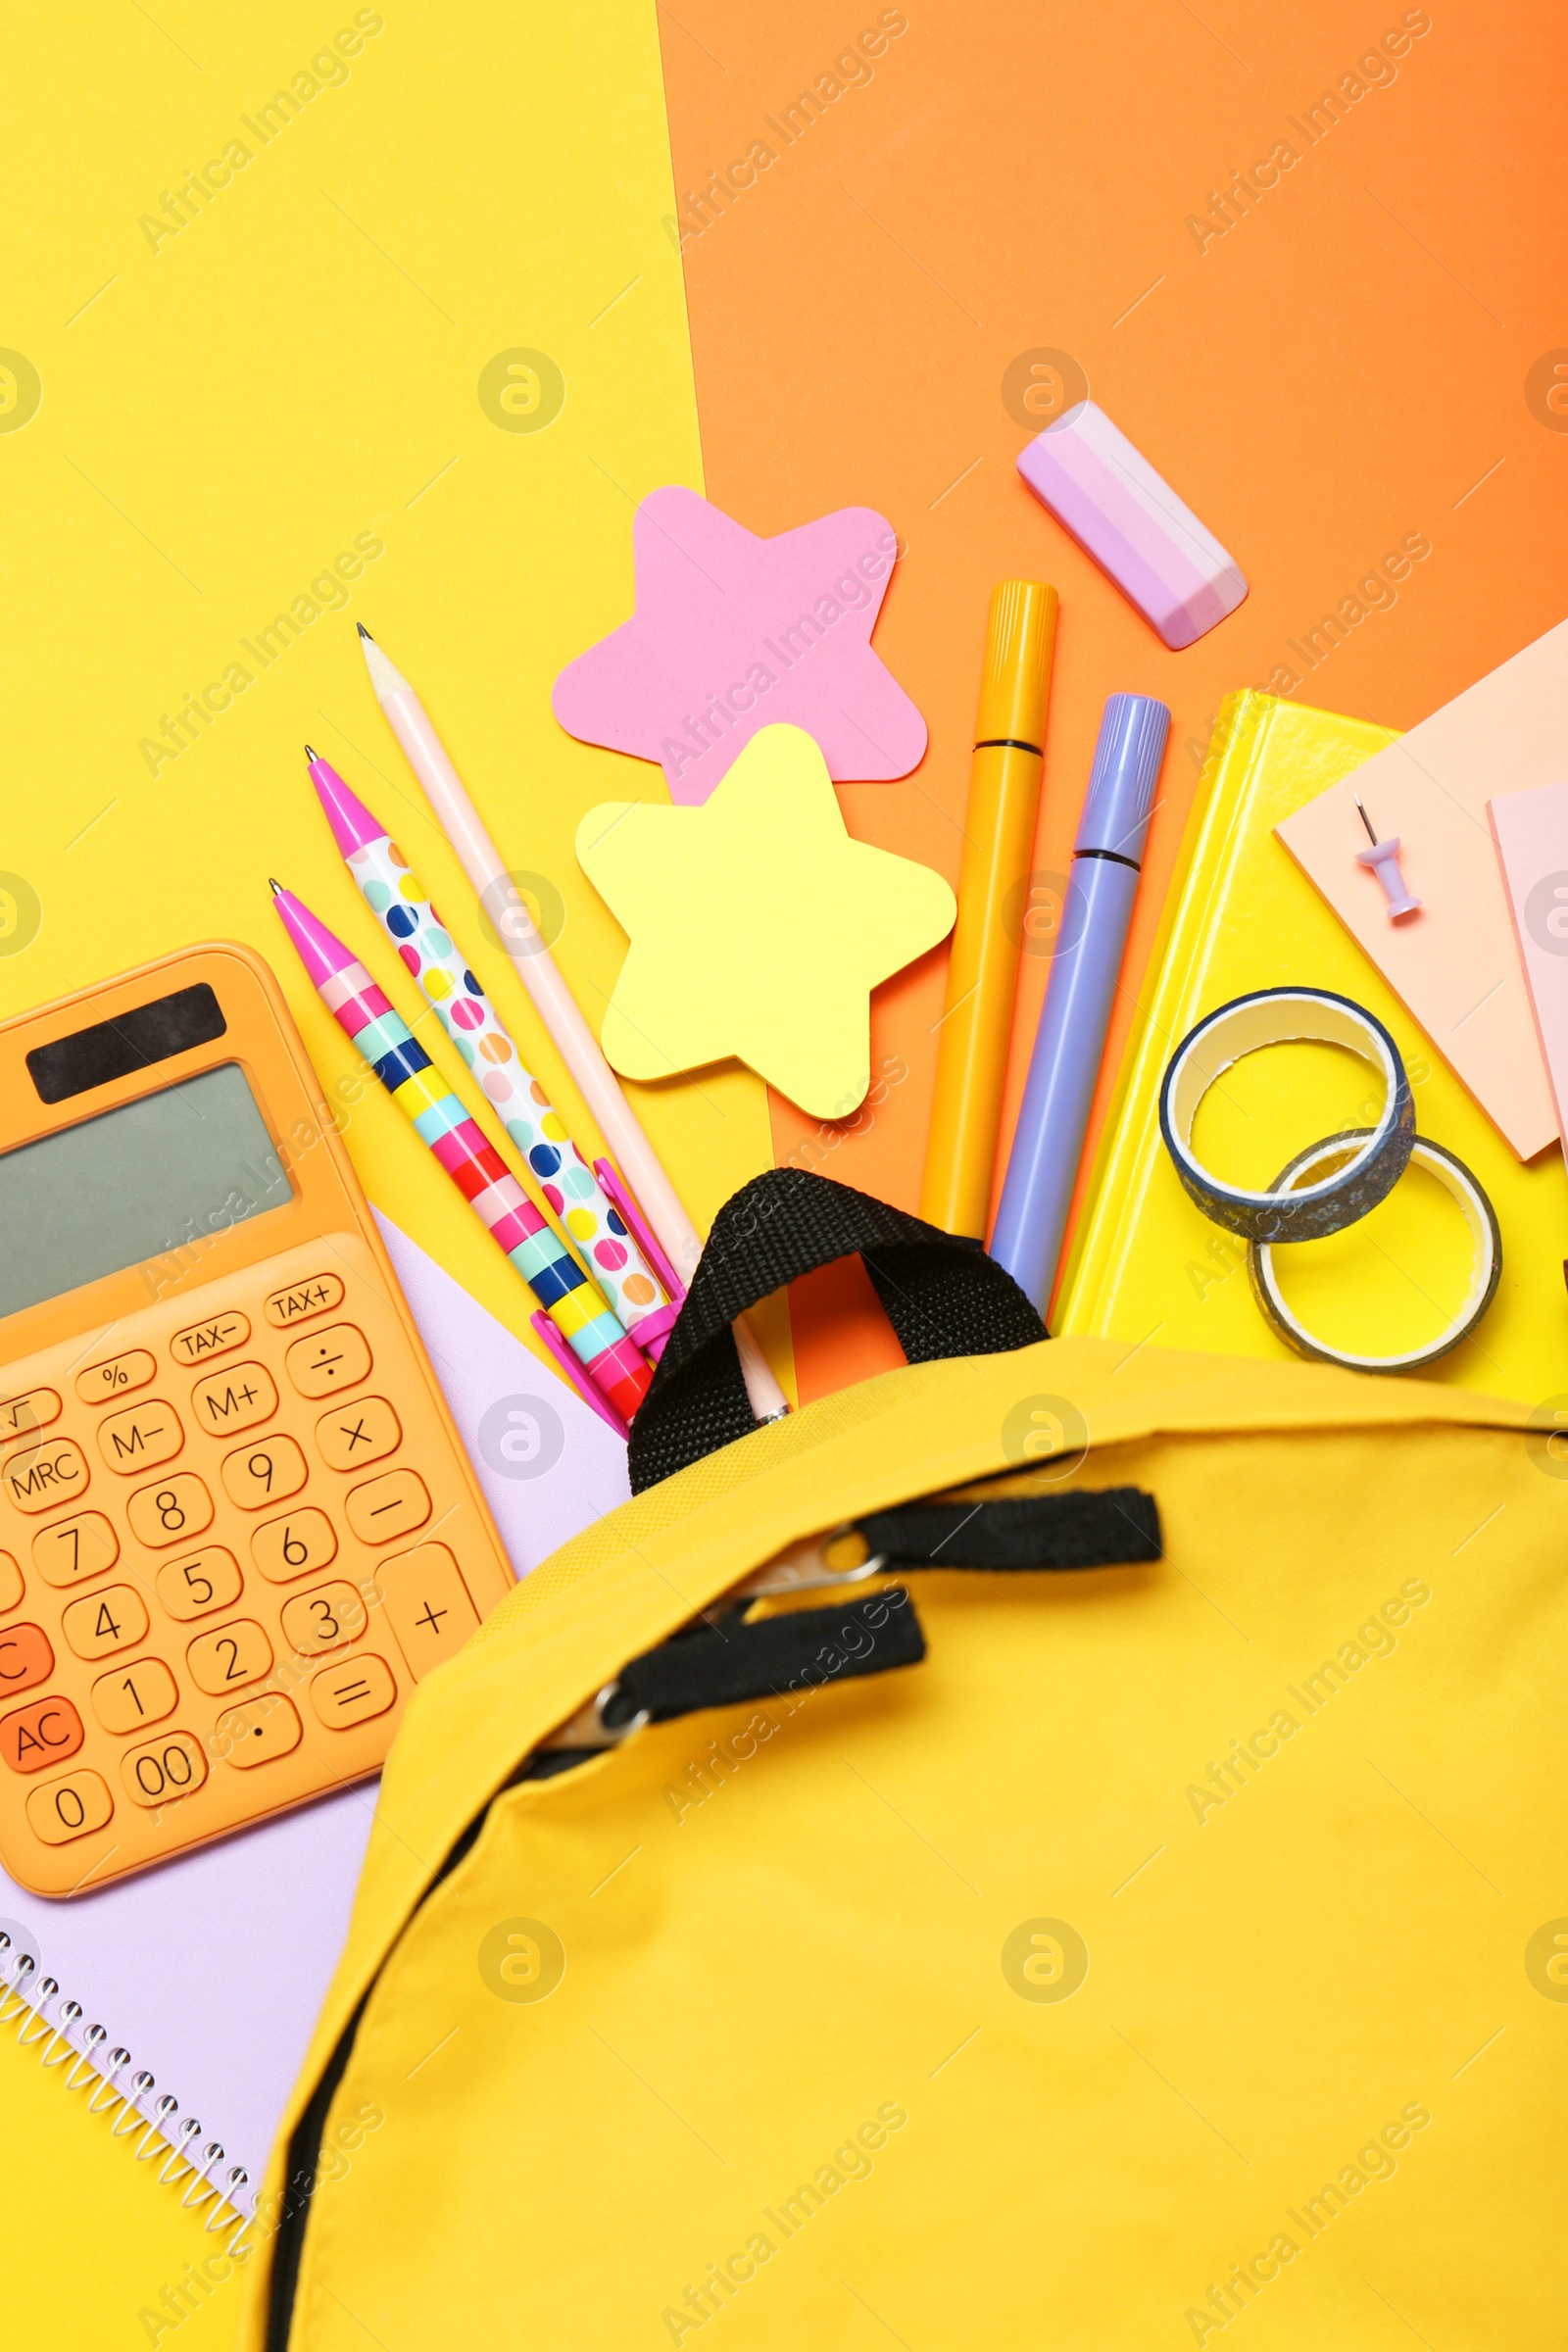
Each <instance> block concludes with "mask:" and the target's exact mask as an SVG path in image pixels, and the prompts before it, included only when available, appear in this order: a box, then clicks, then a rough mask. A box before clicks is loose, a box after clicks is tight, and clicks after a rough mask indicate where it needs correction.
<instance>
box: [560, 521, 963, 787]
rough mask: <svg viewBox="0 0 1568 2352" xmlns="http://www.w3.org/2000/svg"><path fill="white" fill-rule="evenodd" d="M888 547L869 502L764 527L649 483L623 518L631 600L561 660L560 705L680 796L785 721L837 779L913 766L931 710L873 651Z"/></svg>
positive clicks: (585, 732) (574, 721) (587, 732)
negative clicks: (583, 648) (655, 764)
mask: <svg viewBox="0 0 1568 2352" xmlns="http://www.w3.org/2000/svg"><path fill="white" fill-rule="evenodd" d="M897 545H898V542H897V538H896V536H895V534H894V531H893V527H892V525H891V524H890V523H889V522H888V520H887V518H886V516H885V515H878V514H877V513H876V512H875V510H874V509H873V508H871V507H841V508H839V510H838V511H837V513H836V514H832V515H823V516H822V518H821V520H820V521H818V522H806V523H802V524H801V526H800V528H799V529H798V530H793V531H781V532H780V534H779V536H778V537H777V538H776V539H759V538H758V537H757V536H756V535H755V533H753V532H751V531H748V530H746V529H744V528H743V527H742V525H741V524H740V523H738V522H734V521H732V520H731V518H730V517H729V515H722V514H720V512H719V510H718V509H717V507H714V506H710V504H709V502H708V500H707V499H706V498H699V497H698V495H697V493H696V491H695V490H683V489H680V488H677V487H675V486H670V487H668V488H666V489H662V490H654V491H650V493H649V495H648V496H647V498H645V499H644V500H643V503H642V505H641V506H640V507H639V508H638V510H637V515H636V519H635V520H634V522H633V524H632V555H633V561H634V564H635V566H636V575H637V593H636V610H635V611H634V612H633V613H632V616H631V618H630V620H627V621H623V622H622V623H621V625H620V627H619V628H618V629H613V630H612V631H611V633H610V635H609V636H608V637H602V638H601V639H600V640H599V643H598V644H597V645H591V646H590V647H589V648H588V651H587V652H586V653H585V654H579V655H578V657H577V659H576V661H575V662H567V664H566V666H565V668H564V670H563V671H562V673H561V675H560V677H559V678H557V680H556V686H555V693H554V695H553V697H552V705H553V708H554V710H555V713H556V716H557V718H559V719H560V721H561V723H562V725H563V726H564V728H565V729H566V731H567V733H568V734H571V735H576V736H578V737H579V738H580V739H581V740H582V741H583V742H584V743H602V744H606V745H608V746H609V748H610V749H611V750H612V751H615V752H631V753H633V754H635V755H636V757H637V758H638V759H641V760H658V761H659V763H660V765H661V766H662V768H663V771H664V776H665V779H666V781H667V782H668V785H669V790H670V795H671V798H672V799H673V800H674V801H675V802H676V803H677V804H679V805H680V806H682V807H685V808H688V809H692V808H697V807H699V806H700V805H701V804H702V803H703V802H704V801H706V800H707V799H708V796H709V794H710V793H711V791H712V790H713V787H714V786H715V785H716V784H717V783H718V781H719V779H720V778H721V777H722V776H723V775H724V773H725V771H726V770H727V769H728V768H729V767H730V766H731V765H732V764H733V763H734V760H735V759H736V757H737V755H738V754H739V753H740V752H741V750H742V749H743V748H744V746H745V745H746V744H747V743H749V742H750V741H751V738H752V737H753V736H754V735H755V734H756V733H757V732H758V730H759V728H761V727H768V726H776V725H778V724H779V723H780V722H781V721H782V722H784V723H786V724H788V725H790V726H796V727H802V728H804V729H805V731H806V733H807V734H808V735H810V736H812V737H813V738H814V739H815V741H816V743H817V745H818V746H819V747H820V750H821V753H822V756H823V758H824V759H825V760H826V761H827V767H828V773H829V775H830V776H832V777H833V778H834V779H835V781H837V782H841V783H842V782H845V781H847V780H851V779H853V780H856V781H859V782H864V783H885V782H887V781H889V780H890V779H891V778H892V777H894V776H907V774H908V772H909V770H910V768H911V767H915V766H917V765H918V763H919V761H920V760H921V758H922V756H923V754H924V752H925V741H926V736H925V721H924V719H923V718H922V717H921V716H920V713H919V711H917V710H916V709H915V707H914V705H913V704H912V703H911V702H910V700H909V698H908V696H907V694H906V693H905V692H904V690H903V688H902V687H901V686H899V685H898V684H897V683H896V681H895V680H894V678H893V677H892V676H891V674H890V673H889V671H888V670H887V669H886V668H885V667H884V665H883V663H882V662H880V661H879V660H878V658H877V656H876V655H875V654H874V653H873V652H872V651H871V629H872V624H873V623H874V621H875V619H876V616H877V613H878V611H879V609H880V607H881V603H882V599H883V597H884V596H885V595H886V593H887V584H888V578H889V575H890V573H891V572H892V569H893V564H894V559H895V553H896V550H897Z"/></svg>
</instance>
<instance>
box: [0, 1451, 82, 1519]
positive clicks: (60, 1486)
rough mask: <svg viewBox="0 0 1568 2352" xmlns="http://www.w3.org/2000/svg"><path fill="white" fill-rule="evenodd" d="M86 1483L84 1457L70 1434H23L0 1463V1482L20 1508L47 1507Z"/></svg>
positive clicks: (24, 1509) (68, 1495) (77, 1492)
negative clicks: (45, 1435) (42, 1435)
mask: <svg viewBox="0 0 1568 2352" xmlns="http://www.w3.org/2000/svg"><path fill="white" fill-rule="evenodd" d="M86 1484H87V1457H86V1455H85V1454H84V1453H83V1452H82V1450H81V1447H80V1446H77V1445H75V1444H73V1441H72V1440H71V1439H70V1438H24V1439H23V1441H22V1443H21V1445H20V1446H13V1447H12V1448H11V1450H10V1452H9V1453H8V1454H7V1455H6V1458H5V1461H4V1463H3V1464H0V1486H3V1487H4V1489H5V1492H6V1495H7V1496H8V1498H9V1499H10V1500H11V1501H12V1502H14V1503H15V1504H16V1506H17V1509H18V1510H19V1511H47V1510H51V1509H53V1507H54V1505H55V1504H56V1503H57V1502H69V1501H70V1500H71V1498H72V1496H73V1495H79V1494H80V1493H81V1492H82V1490H83V1489H84V1488H85V1486H86Z"/></svg>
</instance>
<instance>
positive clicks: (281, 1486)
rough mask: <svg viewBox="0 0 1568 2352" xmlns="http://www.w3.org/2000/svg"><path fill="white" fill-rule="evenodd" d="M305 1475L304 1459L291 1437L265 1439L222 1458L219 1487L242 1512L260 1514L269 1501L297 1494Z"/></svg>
mask: <svg viewBox="0 0 1568 2352" xmlns="http://www.w3.org/2000/svg"><path fill="white" fill-rule="evenodd" d="M309 1475H310V1473H309V1471H308V1470H307V1469H306V1466H305V1456H304V1454H303V1453H301V1451H300V1449H299V1447H298V1446H296V1445H295V1443H294V1441H293V1439H292V1438H267V1439H265V1440H264V1441H263V1442H262V1443H261V1444H260V1445H256V1446H241V1447H240V1448H239V1451H238V1452H237V1453H225V1454H224V1456H223V1484H224V1486H225V1487H226V1488H227V1490H228V1495H229V1500H230V1501H231V1502H237V1503H238V1504H239V1507H240V1509H241V1510H242V1511H260V1510H263V1509H265V1507H266V1505H267V1504H268V1503H270V1502H281V1501H282V1500H283V1498H284V1496H285V1495H297V1494H298V1493H299V1491H300V1489H301V1487H303V1486H304V1484H305V1481H306V1479H307V1478H308V1477H309Z"/></svg>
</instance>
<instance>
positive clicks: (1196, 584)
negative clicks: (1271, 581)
mask: <svg viewBox="0 0 1568 2352" xmlns="http://www.w3.org/2000/svg"><path fill="white" fill-rule="evenodd" d="M1018 471H1019V472H1020V473H1021V474H1022V475H1023V478H1024V480H1025V481H1026V482H1027V483H1028V485H1029V487H1030V489H1031V490H1032V491H1033V492H1034V493H1035V496H1036V497H1037V498H1039V499H1040V500H1042V501H1043V503H1044V504H1045V505H1046V506H1048V507H1049V508H1050V509H1051V512H1052V513H1053V515H1054V516H1055V517H1056V520H1057V521H1058V522H1059V523H1060V524H1062V526H1063V528H1064V529H1066V530H1069V531H1070V532H1071V533H1072V535H1073V537H1074V538H1075V539H1076V540H1077V541H1078V544H1079V545H1080V547H1083V548H1085V549H1087V551H1088V553H1089V554H1090V555H1092V556H1093V557H1094V559H1095V562H1096V563H1097V564H1099V565H1100V567H1101V569H1102V570H1103V571H1106V572H1108V573H1109V575H1110V577H1111V578H1112V579H1113V580H1114V581H1115V583H1116V585H1117V587H1118V588H1119V589H1120V590H1121V592H1122V594H1123V596H1125V597H1126V598H1127V599H1128V600H1129V602H1130V603H1132V604H1135V605H1136V606H1137V607H1138V610H1139V612H1140V613H1142V614H1143V615H1144V618H1145V619H1146V620H1147V621H1149V622H1150V623H1151V624H1152V626H1153V627H1154V628H1156V629H1157V630H1158V631H1159V634H1160V636H1161V637H1163V639H1164V640H1165V643H1166V644H1167V645H1168V646H1169V647H1170V648H1171V649H1172V651H1173V652H1175V651H1179V650H1180V648H1181V647H1182V646H1184V645H1192V644H1194V643H1196V641H1197V640H1198V639H1199V638H1200V637H1202V636H1205V635H1206V634H1207V632H1208V631H1209V630H1210V629H1211V628H1213V626H1214V624H1215V622H1216V621H1221V620H1223V619H1224V618H1225V615H1226V614H1227V613H1234V612H1235V610H1236V608H1237V606H1238V605H1239V604H1240V603H1241V602H1242V600H1243V598H1244V597H1245V596H1246V594H1247V581H1246V579H1245V578H1244V576H1243V573H1242V569H1241V566H1240V565H1239V564H1238V563H1237V562H1236V559H1235V557H1234V556H1230V555H1227V554H1226V552H1225V550H1224V548H1222V547H1221V545H1220V543H1219V541H1218V540H1217V539H1216V538H1215V537H1214V534H1213V532H1212V531H1206V530H1205V529H1204V528H1203V526H1202V524H1201V522H1200V521H1199V519H1198V516H1197V515H1195V514H1194V513H1193V510H1192V508H1191V507H1186V506H1183V504H1182V502H1181V500H1180V499H1179V498H1178V497H1177V495H1176V493H1175V491H1174V490H1173V489H1172V488H1171V486H1170V484H1169V483H1168V482H1166V481H1163V480H1161V478H1160V476H1159V475H1158V474H1157V473H1156V472H1155V471H1154V468H1153V467H1152V466H1151V464H1150V463H1149V460H1148V459H1147V458H1146V457H1144V456H1143V455H1142V454H1141V453H1140V452H1139V451H1138V450H1136V449H1134V447H1133V445H1132V443H1131V442H1130V441H1129V440H1128V438H1127V436H1126V434H1125V433H1124V432H1122V431H1121V430H1120V428H1119V427H1118V426H1116V425H1114V424H1112V423H1111V420H1110V418H1109V417H1107V416H1106V415H1105V412H1104V410H1103V409H1101V408H1097V407H1096V406H1095V403H1094V402H1093V401H1092V400H1081V401H1080V402H1079V403H1078V405H1077V407H1076V408H1072V409H1069V410H1068V411H1067V413H1066V415H1065V416H1063V417H1057V419H1056V421H1055V423H1054V424H1048V425H1047V427H1046V429H1045V431H1044V432H1043V433H1037V434H1036V436H1035V438H1034V440H1032V441H1031V442H1030V443H1029V445H1028V447H1027V448H1026V449H1024V450H1023V451H1021V452H1020V454H1019V458H1018Z"/></svg>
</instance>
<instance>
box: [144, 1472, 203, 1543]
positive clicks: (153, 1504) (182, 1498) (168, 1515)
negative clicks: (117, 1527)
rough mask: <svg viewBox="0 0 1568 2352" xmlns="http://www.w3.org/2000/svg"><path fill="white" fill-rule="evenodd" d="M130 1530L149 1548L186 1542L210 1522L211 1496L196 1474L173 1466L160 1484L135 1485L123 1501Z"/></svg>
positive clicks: (198, 1533)
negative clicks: (175, 1468)
mask: <svg viewBox="0 0 1568 2352" xmlns="http://www.w3.org/2000/svg"><path fill="white" fill-rule="evenodd" d="M125 1516H126V1518H127V1519H128V1520H129V1521H130V1532H131V1534H132V1535H133V1536H134V1537H135V1538H136V1540H137V1542H138V1543H141V1544H146V1545H147V1548H148V1550H149V1551H162V1550H164V1549H165V1548H166V1546H167V1545H169V1544H187V1543H189V1541H190V1539H191V1537H192V1536H199V1535H200V1534H201V1533H202V1531H203V1529H204V1528H209V1527H211V1526H212V1524H213V1498H212V1496H211V1495H209V1494H208V1492H207V1489H206V1488H205V1487H204V1486H203V1485H202V1482H201V1480H200V1479H199V1478H197V1477H195V1476H194V1474H193V1473H192V1472H190V1471H188V1470H177V1471H176V1472H175V1473H174V1475H173V1477H172V1478H166V1479H165V1480H164V1481H163V1483H162V1485H161V1486H153V1487H138V1488H137V1489H136V1492H135V1494H134V1495H132V1496H131V1497H130V1500H129V1501H128V1502H127V1503H126V1505H125Z"/></svg>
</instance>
